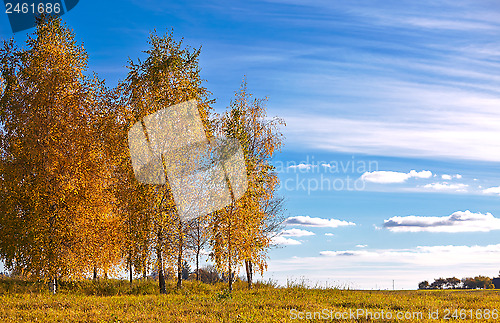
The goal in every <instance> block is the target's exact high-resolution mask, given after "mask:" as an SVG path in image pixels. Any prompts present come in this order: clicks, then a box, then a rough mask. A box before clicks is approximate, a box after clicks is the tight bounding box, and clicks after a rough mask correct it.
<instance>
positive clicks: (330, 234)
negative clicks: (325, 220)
mask: <svg viewBox="0 0 500 323" xmlns="http://www.w3.org/2000/svg"><path fill="white" fill-rule="evenodd" d="M325 236H327V237H333V236H334V234H333V233H329V232H328V233H325Z"/></svg>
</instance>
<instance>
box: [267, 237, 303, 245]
mask: <svg viewBox="0 0 500 323" xmlns="http://www.w3.org/2000/svg"><path fill="white" fill-rule="evenodd" d="M271 243H272V244H274V245H282V246H296V245H299V244H302V242H300V241H298V240H294V239H289V238H285V237H283V236H276V237H273V238H272V241H271Z"/></svg>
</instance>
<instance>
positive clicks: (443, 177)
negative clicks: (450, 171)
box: [441, 174, 451, 180]
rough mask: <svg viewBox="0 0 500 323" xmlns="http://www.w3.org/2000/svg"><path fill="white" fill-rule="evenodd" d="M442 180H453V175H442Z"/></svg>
mask: <svg viewBox="0 0 500 323" xmlns="http://www.w3.org/2000/svg"><path fill="white" fill-rule="evenodd" d="M441 178H442V179H445V180H450V179H451V175H447V174H444V175H441Z"/></svg>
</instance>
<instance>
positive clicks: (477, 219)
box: [384, 210, 500, 233]
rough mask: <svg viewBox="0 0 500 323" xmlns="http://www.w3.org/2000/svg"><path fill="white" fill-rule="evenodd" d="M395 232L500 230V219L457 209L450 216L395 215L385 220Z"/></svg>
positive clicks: (387, 226)
mask: <svg viewBox="0 0 500 323" xmlns="http://www.w3.org/2000/svg"><path fill="white" fill-rule="evenodd" d="M384 228H386V229H388V230H390V231H393V232H422V231H426V232H449V233H457V232H489V231H492V230H500V219H499V218H495V217H494V216H493V215H492V214H491V213H486V214H482V213H472V212H471V211H469V210H467V211H457V212H455V213H453V214H452V215H449V216H443V217H435V216H415V215H410V216H395V217H392V218H390V219H388V220H385V221H384Z"/></svg>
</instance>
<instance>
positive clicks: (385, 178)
mask: <svg viewBox="0 0 500 323" xmlns="http://www.w3.org/2000/svg"><path fill="white" fill-rule="evenodd" d="M431 176H432V172H430V171H428V170H423V171H420V172H417V171H415V170H411V171H410V172H409V173H402V172H393V171H373V172H365V173H364V174H363V175H361V179H362V180H363V181H366V182H372V183H382V184H388V183H403V182H406V181H407V180H408V179H410V178H430V177H431Z"/></svg>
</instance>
